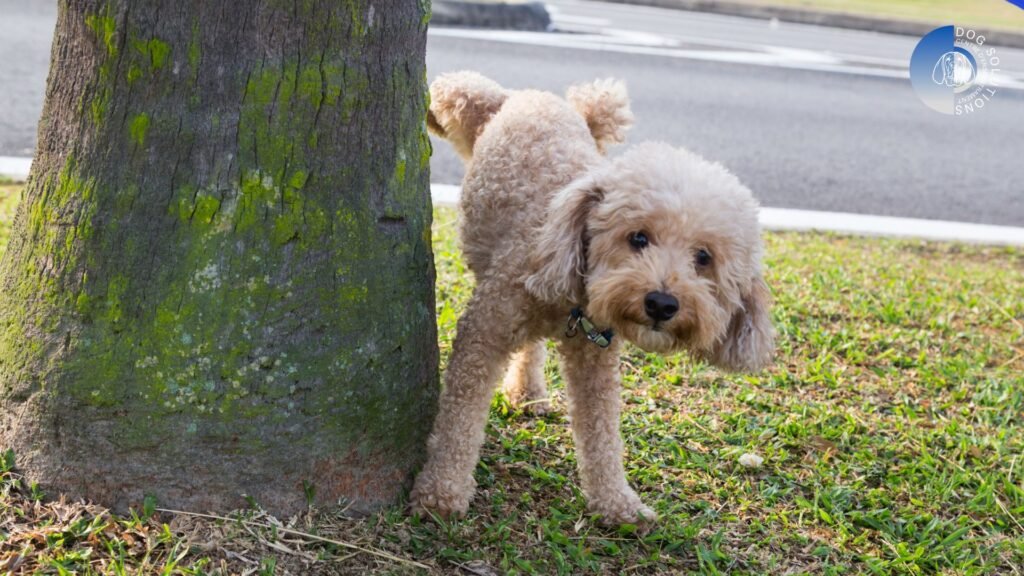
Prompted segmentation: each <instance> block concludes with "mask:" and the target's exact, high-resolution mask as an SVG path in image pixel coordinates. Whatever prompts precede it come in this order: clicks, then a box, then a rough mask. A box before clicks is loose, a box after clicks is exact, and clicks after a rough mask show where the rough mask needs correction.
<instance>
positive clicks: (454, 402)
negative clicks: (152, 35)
mask: <svg viewBox="0 0 1024 576" xmlns="http://www.w3.org/2000/svg"><path fill="white" fill-rule="evenodd" d="M485 293H486V289H485V288H484V287H479V288H478V289H477V291H476V293H475V294H474V295H473V299H472V301H471V302H470V304H469V307H468V309H467V311H466V313H465V314H463V316H462V317H461V318H459V324H458V329H457V335H456V337H455V342H454V343H453V344H452V356H451V359H450V360H449V362H448V369H447V371H446V372H445V378H444V382H445V386H444V390H442V391H441V398H440V406H439V410H438V414H437V417H436V419H435V420H434V430H433V432H432V433H431V434H430V438H429V440H428V441H427V463H426V465H424V467H423V470H422V471H421V472H420V474H419V476H417V477H416V483H415V486H414V487H413V490H412V494H411V495H410V497H411V501H412V508H413V512H415V513H424V512H433V513H436V514H438V515H440V516H442V517H446V518H447V517H449V516H461V515H463V514H465V513H466V511H467V510H468V508H469V501H470V500H471V499H472V498H473V491H474V490H475V488H476V481H475V480H473V469H474V468H475V467H476V463H477V460H479V458H480V446H481V445H482V444H483V442H484V426H485V424H486V422H487V411H488V409H489V408H490V403H491V398H492V397H493V396H494V389H495V387H496V385H497V382H498V377H499V376H500V375H501V371H502V370H503V369H504V367H505V364H506V362H507V361H508V356H509V354H510V353H511V350H512V349H513V346H514V345H515V344H516V342H514V338H515V336H514V334H513V333H512V332H511V331H508V330H507V328H508V325H507V323H505V322H503V320H502V315H501V308H504V307H506V306H508V305H510V304H509V303H508V302H501V304H499V305H495V304H491V303H489V302H496V301H495V300H493V299H490V298H487V297H485V295H484V294H485ZM499 302H500V301H499ZM495 326H497V327H498V328H497V329H496V328H495Z"/></svg>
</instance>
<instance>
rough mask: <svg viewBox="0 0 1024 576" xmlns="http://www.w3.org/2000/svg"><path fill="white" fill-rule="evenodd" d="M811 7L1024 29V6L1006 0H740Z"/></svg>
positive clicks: (867, 14)
mask: <svg viewBox="0 0 1024 576" xmlns="http://www.w3.org/2000/svg"><path fill="white" fill-rule="evenodd" d="M740 1H742V2H747V3H750V4H764V5H775V6H786V7H795V8H807V9H811V10H821V11H830V12H845V13H848V14H862V15H865V16H873V17H876V18H883V19H895V20H919V21H922V22H934V23H935V24H936V25H939V24H958V25H961V26H974V27H978V28H982V29H1003V30H1017V31H1022V30H1024V10H1021V9H1020V8H1018V7H1016V6H1014V5H1012V4H1010V3H1009V2H1007V1H1006V0H970V1H965V0H740Z"/></svg>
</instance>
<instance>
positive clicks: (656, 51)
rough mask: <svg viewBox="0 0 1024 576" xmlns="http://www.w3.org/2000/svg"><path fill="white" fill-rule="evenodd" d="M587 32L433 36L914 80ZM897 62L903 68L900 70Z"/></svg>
mask: <svg viewBox="0 0 1024 576" xmlns="http://www.w3.org/2000/svg"><path fill="white" fill-rule="evenodd" d="M587 30H589V28H581V29H580V33H578V34H557V33H550V32H520V31H512V30H478V29H471V28H444V27H433V28H431V29H430V32H429V33H430V34H431V35H433V36H440V37H445V38H463V39H469V40H482V41H487V42H504V43H509V44H528V45H533V46H547V47H553V48H566V49H574V50H590V51H596V52H617V53H620V54H637V55H643V56H659V57H663V58H683V59H689V60H703V61H710V62H727V63H733V64H749V65H754V66H772V67H776V68H786V69H793V70H807V71H814V72H831V73H836V74H854V75H859V76H873V77H879V78H898V79H905V78H909V77H910V73H909V66H908V65H907V64H904V63H900V62H898V61H886V60H883V59H877V58H861V57H849V58H848V59H847V58H843V57H842V56H841V55H839V54H832V53H829V52H820V51H813V50H802V49H798V48H784V47H779V46H767V45H765V46H760V45H744V46H745V47H744V48H739V46H737V47H736V49H731V50H730V49H727V50H701V49H694V48H681V47H679V46H681V44H680V43H679V42H678V41H677V40H673V39H671V38H666V37H664V36H659V35H657V34H649V33H646V32H636V31H630V30H615V29H609V28H604V29H601V33H600V34H597V33H593V32H587ZM694 42H695V43H703V41H701V40H695V41H694ZM717 44H719V45H722V46H723V47H724V46H725V45H726V44H729V45H734V44H733V43H717ZM883 63H884V64H889V66H872V65H871V64H883ZM862 64H868V65H867V66H865V65H862ZM896 64H899V65H898V66H896ZM996 87H997V88H1010V89H1016V90H1024V79H1021V78H1016V77H1013V76H1010V75H1009V74H1001V75H1000V77H999V82H998V84H997V85H996Z"/></svg>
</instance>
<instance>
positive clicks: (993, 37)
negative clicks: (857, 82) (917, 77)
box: [604, 0, 1024, 48]
mask: <svg viewBox="0 0 1024 576" xmlns="http://www.w3.org/2000/svg"><path fill="white" fill-rule="evenodd" d="M604 1H606V2H612V3H615V4H634V5H638V6H654V7H657V8H671V9H676V10H688V11H691V12H711V13H714V14H724V15H728V16H742V17H744V18H758V19H764V20H770V19H772V18H777V19H779V20H781V21H783V22H794V23H797V24H816V25H818V26H831V27H834V28H848V29H851V30H870V31H872V32H884V33H886V34H901V35H904V36H924V35H925V34H927V33H928V32H931V31H932V30H934V29H936V28H938V27H939V26H948V25H950V24H955V22H915V21H913V20H884V19H882V18H873V17H871V16H860V15H857V14H845V13H842V12H822V11H817V10H804V9H802V8H791V7H788V6H759V5H755V4H747V3H744V2H730V1H728V0H604ZM975 30H977V31H978V32H979V33H982V34H983V35H984V36H985V38H986V42H988V43H990V44H992V45H993V46H996V47H997V48H998V47H1000V46H1005V47H1007V48H1024V32H1014V31H1012V30H984V29H982V28H977V27H975Z"/></svg>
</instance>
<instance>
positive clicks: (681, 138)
mask: <svg viewBox="0 0 1024 576" xmlns="http://www.w3.org/2000/svg"><path fill="white" fill-rule="evenodd" d="M551 5H552V6H553V7H554V16H555V22H556V25H557V26H558V27H559V28H560V29H561V30H563V32H561V33H554V34H522V33H510V32H500V33H499V32H493V31H476V30H456V29H441V28H437V29H435V30H432V32H431V36H430V39H429V42H428V48H427V65H428V74H429V76H430V77H433V76H436V75H437V74H439V73H442V72H445V71H451V70H459V69H475V70H479V71H481V72H482V73H484V74H486V75H488V76H491V77H493V78H494V79H496V80H498V81H499V82H501V83H502V84H504V85H506V86H508V87H512V88H525V87H534V88H542V89H548V90H554V91H557V92H562V91H564V89H565V87H567V86H568V85H569V84H571V83H574V82H578V81H585V80H589V79H592V78H596V77H604V76H616V77H620V78H623V79H625V80H626V82H627V83H628V85H629V88H630V92H631V94H632V97H633V109H634V112H635V113H636V116H637V124H636V127H635V128H634V130H633V131H632V133H631V140H632V141H640V140H649V139H656V140H665V141H668V142H672V143H674V144H677V145H681V146H686V147H688V148H691V149H693V150H695V151H698V152H700V153H701V154H703V155H705V156H707V157H709V158H712V159H715V160H718V161H720V162H722V163H723V164H725V165H727V166H729V167H730V168H732V169H733V170H734V171H736V172H737V173H738V174H739V176H740V177H741V178H742V179H743V180H744V181H745V182H747V184H748V185H749V186H750V187H751V188H752V189H753V190H754V192H755V194H756V195H757V196H758V197H759V198H760V199H761V201H762V203H763V204H764V205H766V206H774V207H783V208H803V209H812V210H834V211H843V212H857V213H865V214H881V215H898V216H906V217H917V218H930V219H945V220H956V221H966V222H978V223H989V224H1003V225H1012V226H1024V162H1022V161H1021V153H1022V151H1024V90H1022V89H1019V88H1018V89H1009V88H1001V89H999V91H998V93H997V94H996V96H995V97H993V99H992V100H991V101H990V102H989V104H988V105H987V106H986V107H985V108H984V109H983V110H981V111H980V112H978V113H975V114H971V115H969V116H967V117H950V116H944V115H942V114H939V113H937V112H934V111H932V110H930V109H929V108H927V107H925V106H924V105H923V104H922V103H921V102H920V101H919V100H918V99H917V97H916V95H915V94H914V92H913V90H912V89H911V87H910V83H909V81H908V80H907V79H906V78H905V77H903V76H904V75H905V74H906V66H907V62H908V60H909V57H910V53H911V52H912V50H913V48H914V45H915V44H916V41H917V39H916V38H910V37H901V36H891V35H882V34H874V33H870V32H858V31H849V30H835V29H828V28H821V27H815V26H802V25H790V24H784V23H783V24H777V23H776V24H771V23H767V22H764V21H758V20H749V19H744V18H735V17H725V16H717V15H709V14H694V13H686V12H676V11H670V10H658V9H651V8H642V7H635V6H623V5H605V4H600V3H596V2H583V1H572V0H555V1H553V2H551ZM53 13H54V10H53V8H52V6H50V5H49V3H48V2H47V3H43V2H38V1H32V0H0V15H2V17H0V155H26V154H28V153H29V152H30V150H31V149H32V147H33V146H34V139H35V121H36V118H37V116H38V113H39V109H40V108H41V103H42V95H43V87H44V85H45V76H46V70H45V68H46V64H47V62H48V59H49V36H50V33H51V31H52V26H53V17H54V16H53ZM1000 55H1001V56H1003V63H1004V65H1003V68H1004V69H1005V70H1006V71H1007V72H1008V73H1009V74H1011V75H1012V74H1013V73H1014V71H1016V73H1017V83H1018V84H1019V86H1020V87H1024V77H1022V76H1021V75H1020V73H1024V51H1020V50H1009V49H1001V50H1000ZM613 153H614V152H613ZM431 168H432V170H433V176H432V181H433V182H435V183H446V184H457V183H458V182H459V180H460V179H461V175H462V167H461V164H460V162H459V160H458V158H457V157H456V156H455V155H454V154H453V153H452V152H451V149H450V148H449V147H448V145H447V144H445V143H443V142H435V156H434V158H433V160H432V162H431Z"/></svg>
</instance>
